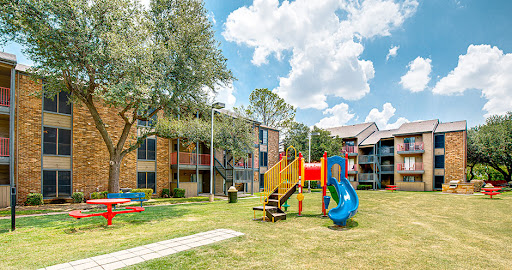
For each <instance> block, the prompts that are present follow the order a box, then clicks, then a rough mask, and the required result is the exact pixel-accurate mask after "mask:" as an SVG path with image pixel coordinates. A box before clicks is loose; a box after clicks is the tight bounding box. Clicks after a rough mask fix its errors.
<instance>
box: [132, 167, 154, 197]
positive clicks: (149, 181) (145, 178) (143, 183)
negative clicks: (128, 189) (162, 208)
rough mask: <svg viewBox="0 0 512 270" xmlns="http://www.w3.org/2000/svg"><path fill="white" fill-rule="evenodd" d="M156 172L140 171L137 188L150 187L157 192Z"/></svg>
mask: <svg viewBox="0 0 512 270" xmlns="http://www.w3.org/2000/svg"><path fill="white" fill-rule="evenodd" d="M155 187H156V173H155V172H138V173H137V188H150V189H152V190H153V194H155V193H156V189H155Z"/></svg>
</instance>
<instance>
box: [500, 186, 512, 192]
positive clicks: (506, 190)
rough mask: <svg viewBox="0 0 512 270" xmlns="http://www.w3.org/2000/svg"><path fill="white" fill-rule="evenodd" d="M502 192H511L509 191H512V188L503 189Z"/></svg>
mask: <svg viewBox="0 0 512 270" xmlns="http://www.w3.org/2000/svg"><path fill="white" fill-rule="evenodd" d="M501 191H502V192H509V191H512V188H507V187H506V188H502V189H501Z"/></svg>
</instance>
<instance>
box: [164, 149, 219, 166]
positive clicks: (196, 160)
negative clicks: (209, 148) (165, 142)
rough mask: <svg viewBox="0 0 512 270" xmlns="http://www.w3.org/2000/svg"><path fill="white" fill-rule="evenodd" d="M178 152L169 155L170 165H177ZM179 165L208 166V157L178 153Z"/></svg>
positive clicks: (205, 155)
mask: <svg viewBox="0 0 512 270" xmlns="http://www.w3.org/2000/svg"><path fill="white" fill-rule="evenodd" d="M177 161H178V152H173V153H171V164H178V162H177ZM180 164H181V165H206V166H209V165H210V155H208V154H199V155H197V156H196V153H187V152H180Z"/></svg>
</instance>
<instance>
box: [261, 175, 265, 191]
mask: <svg viewBox="0 0 512 270" xmlns="http://www.w3.org/2000/svg"><path fill="white" fill-rule="evenodd" d="M264 186H265V174H263V173H262V174H260V188H263V187H264Z"/></svg>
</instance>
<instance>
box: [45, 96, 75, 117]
mask: <svg viewBox="0 0 512 270" xmlns="http://www.w3.org/2000/svg"><path fill="white" fill-rule="evenodd" d="M43 110H45V111H49V112H56V113H64V114H71V103H70V102H69V94H68V93H66V92H60V93H59V94H57V95H55V96H54V97H53V99H52V98H51V97H46V96H45V97H44V100H43Z"/></svg>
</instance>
